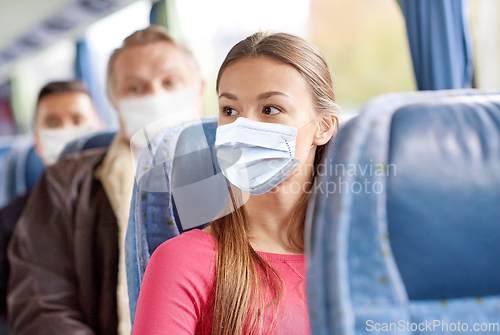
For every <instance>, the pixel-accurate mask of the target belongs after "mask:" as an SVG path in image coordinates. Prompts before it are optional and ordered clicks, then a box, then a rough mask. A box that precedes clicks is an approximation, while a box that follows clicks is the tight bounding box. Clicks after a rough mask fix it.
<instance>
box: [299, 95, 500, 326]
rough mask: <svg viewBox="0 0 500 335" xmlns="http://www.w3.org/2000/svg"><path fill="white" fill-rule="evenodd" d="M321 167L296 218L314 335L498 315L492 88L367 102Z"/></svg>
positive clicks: (499, 182)
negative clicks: (303, 241)
mask: <svg viewBox="0 0 500 335" xmlns="http://www.w3.org/2000/svg"><path fill="white" fill-rule="evenodd" d="M324 162H326V163H325V165H324V166H323V167H322V168H323V169H322V171H321V173H320V174H319V175H320V176H319V177H318V178H319V179H318V181H317V182H318V184H317V185H316V186H317V188H316V191H317V192H315V193H314V195H313V196H312V198H311V200H310V201H311V202H310V204H309V206H310V207H309V212H308V219H307V222H306V227H307V229H306V232H307V236H309V237H310V238H308V240H307V242H308V244H307V245H308V257H310V259H309V268H308V282H307V293H308V304H309V311H310V317H311V328H312V332H313V334H317V335H323V334H346V335H353V334H368V333H371V332H377V330H378V331H383V330H384V328H383V327H384V325H385V327H387V328H386V329H385V330H386V331H392V333H396V331H397V332H398V334H405V333H406V334H409V333H413V332H416V331H418V330H420V331H422V332H424V333H425V332H429V333H430V332H431V331H432V332H434V331H436V332H439V333H452V332H453V330H455V331H458V330H457V320H458V321H460V323H461V325H462V327H465V326H464V324H466V325H467V327H468V330H469V331H472V327H473V325H475V323H477V322H479V323H489V322H498V321H499V320H500V317H499V315H500V312H499V311H500V266H499V265H500V244H499V243H498V241H499V240H500V206H499V204H500V93H499V92H495V93H493V92H490V93H488V92H476V91H473V90H458V91H436V92H420V93H412V94H408V93H406V94H391V95H387V96H382V97H379V98H375V99H373V100H371V101H370V102H368V104H366V105H365V106H364V108H363V110H362V113H361V115H360V116H359V117H358V118H356V119H354V120H353V121H351V122H349V123H347V124H346V125H345V126H344V127H343V129H341V130H340V132H339V134H338V136H337V138H336V140H335V142H334V143H332V144H331V145H329V148H328V149H327V150H326V157H324ZM342 167H344V168H345V170H342ZM371 167H372V168H373V169H372V170H370V168H371ZM344 171H345V172H344ZM328 183H330V184H329V185H328ZM325 184H327V185H328V186H326V190H325V191H323V192H320V191H321V190H319V189H318V187H319V186H321V185H323V186H324V187H325ZM318 185H319V186H318ZM318 190H319V191H318ZM334 190H335V191H334ZM328 191H329V192H328ZM401 320H402V322H401ZM426 321H427V324H426ZM406 322H409V323H406ZM429 323H430V324H431V325H432V326H433V327H434V328H428V327H427V325H428V324H429ZM421 324H423V325H424V326H421ZM497 326H498V324H497ZM416 327H420V328H421V329H415V328H416ZM424 327H425V328H424ZM452 328H455V329H452ZM460 330H461V331H464V330H465V329H463V328H462V329H460ZM483 330H484V329H483ZM496 331H497V332H498V329H496ZM491 333H493V331H491Z"/></svg>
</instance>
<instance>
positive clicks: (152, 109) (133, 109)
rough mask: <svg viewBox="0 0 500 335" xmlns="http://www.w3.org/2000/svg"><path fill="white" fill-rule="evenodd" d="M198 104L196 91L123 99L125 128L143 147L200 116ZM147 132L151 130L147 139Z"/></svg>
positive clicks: (131, 138) (129, 135)
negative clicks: (155, 136)
mask: <svg viewBox="0 0 500 335" xmlns="http://www.w3.org/2000/svg"><path fill="white" fill-rule="evenodd" d="M197 103H198V97H197V95H196V93H195V90H182V91H175V92H169V93H162V94H156V95H149V96H144V97H138V98H128V99H121V100H120V101H119V102H118V106H119V109H120V115H121V118H122V122H123V126H124V128H125V129H123V132H124V134H125V135H126V136H127V137H128V138H129V139H130V140H131V144H132V145H135V146H136V147H140V148H142V147H144V146H145V145H146V144H147V141H148V139H152V138H153V137H154V135H156V133H158V132H159V131H160V130H162V129H164V128H166V127H168V126H171V125H173V124H175V123H180V122H183V121H188V120H192V119H195V118H197V117H199V113H198V105H197ZM146 127H147V128H146ZM144 128H146V129H144ZM144 130H147V137H146V136H145V135H146V134H145V131H144Z"/></svg>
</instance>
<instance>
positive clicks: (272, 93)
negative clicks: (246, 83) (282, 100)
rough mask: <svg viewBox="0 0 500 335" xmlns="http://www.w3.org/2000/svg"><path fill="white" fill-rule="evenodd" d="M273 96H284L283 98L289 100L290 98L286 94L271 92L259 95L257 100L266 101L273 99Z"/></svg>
mask: <svg viewBox="0 0 500 335" xmlns="http://www.w3.org/2000/svg"><path fill="white" fill-rule="evenodd" d="M273 95H283V96H285V97H287V98H290V97H289V96H288V95H286V94H285V93H282V92H278V91H271V92H266V93H262V94H259V96H258V97H257V100H264V99H267V98H270V97H272V96H273Z"/></svg>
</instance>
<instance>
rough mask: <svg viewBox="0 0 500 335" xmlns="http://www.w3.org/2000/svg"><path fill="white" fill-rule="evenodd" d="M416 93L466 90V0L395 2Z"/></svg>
mask: <svg viewBox="0 0 500 335" xmlns="http://www.w3.org/2000/svg"><path fill="white" fill-rule="evenodd" d="M399 4H400V6H401V9H402V12H403V15H404V17H405V20H406V29H407V34H408V41H409V44H410V51H411V56H412V60H413V69H414V71H415V77H416V81H417V86H418V89H419V90H443V89H460V88H470V87H472V85H473V72H474V67H473V49H472V48H473V46H472V37H471V36H472V34H471V31H470V23H469V8H470V1H469V0H399Z"/></svg>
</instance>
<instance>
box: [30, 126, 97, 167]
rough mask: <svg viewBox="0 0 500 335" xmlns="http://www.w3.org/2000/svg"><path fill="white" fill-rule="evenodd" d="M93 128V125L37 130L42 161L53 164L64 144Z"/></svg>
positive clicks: (89, 131) (88, 132)
mask: <svg viewBox="0 0 500 335" xmlns="http://www.w3.org/2000/svg"><path fill="white" fill-rule="evenodd" d="M94 130H95V128H94V127H93V126H78V127H69V128H58V129H40V130H38V137H39V139H40V145H41V147H42V148H41V155H42V158H43V161H44V162H45V163H46V164H49V165H51V164H54V163H55V162H56V161H57V159H58V158H59V155H60V154H61V152H62V151H63V149H64V147H65V146H66V144H68V143H69V142H71V141H73V140H76V139H77V138H79V137H82V136H84V135H87V134H90V133H91V132H93V131H94Z"/></svg>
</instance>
